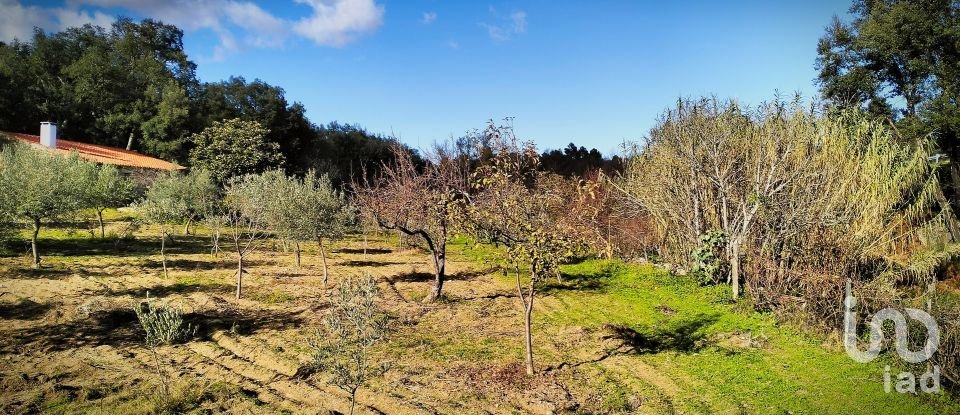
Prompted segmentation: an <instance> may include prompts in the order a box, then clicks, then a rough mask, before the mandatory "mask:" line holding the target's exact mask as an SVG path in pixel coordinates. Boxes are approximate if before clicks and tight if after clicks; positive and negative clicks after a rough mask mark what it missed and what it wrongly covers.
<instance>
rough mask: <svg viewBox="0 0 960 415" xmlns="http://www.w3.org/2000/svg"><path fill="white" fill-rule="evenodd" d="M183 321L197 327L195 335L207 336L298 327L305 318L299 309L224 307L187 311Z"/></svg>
mask: <svg viewBox="0 0 960 415" xmlns="http://www.w3.org/2000/svg"><path fill="white" fill-rule="evenodd" d="M183 319H184V321H186V322H188V323H190V324H192V325H193V326H194V327H196V328H197V337H199V338H209V337H210V336H211V335H212V334H213V333H216V332H218V331H229V332H231V333H235V334H241V335H250V334H256V333H257V332H259V331H261V330H285V329H293V328H299V327H300V326H302V325H303V324H305V323H306V319H304V318H303V317H302V316H301V313H300V312H299V311H279V312H278V311H273V310H238V309H234V308H224V309H217V310H205V311H201V312H195V313H188V314H184V316H183Z"/></svg>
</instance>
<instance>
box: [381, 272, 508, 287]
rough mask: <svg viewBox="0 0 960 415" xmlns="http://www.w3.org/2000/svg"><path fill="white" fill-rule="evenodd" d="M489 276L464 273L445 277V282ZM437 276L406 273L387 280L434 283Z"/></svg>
mask: <svg viewBox="0 0 960 415" xmlns="http://www.w3.org/2000/svg"><path fill="white" fill-rule="evenodd" d="M487 274H489V272H487V271H464V272H457V273H453V274H446V275H444V276H443V280H444V281H469V280H472V279H474V278H477V277H481V276H484V275H487ZM435 277H436V276H435V275H434V274H433V273H432V272H406V273H402V274H397V275H394V276H392V277H389V278H388V279H387V281H388V282H390V283H391V284H395V283H398V282H433V280H434V278H435Z"/></svg>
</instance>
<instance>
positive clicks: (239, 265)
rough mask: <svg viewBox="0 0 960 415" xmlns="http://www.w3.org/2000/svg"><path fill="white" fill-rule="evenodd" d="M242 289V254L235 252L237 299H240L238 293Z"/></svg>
mask: <svg viewBox="0 0 960 415" xmlns="http://www.w3.org/2000/svg"><path fill="white" fill-rule="evenodd" d="M242 289H243V253H242V252H240V251H239V250H238V251H237V299H238V300H239V299H240V291H241V290H242Z"/></svg>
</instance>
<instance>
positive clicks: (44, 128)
mask: <svg viewBox="0 0 960 415" xmlns="http://www.w3.org/2000/svg"><path fill="white" fill-rule="evenodd" d="M40 144H41V145H43V146H44V147H48V148H57V123H55V122H42V123H40Z"/></svg>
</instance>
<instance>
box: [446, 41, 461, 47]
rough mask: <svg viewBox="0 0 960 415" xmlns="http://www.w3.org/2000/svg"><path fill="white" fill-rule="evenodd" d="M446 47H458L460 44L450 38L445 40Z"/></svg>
mask: <svg viewBox="0 0 960 415" xmlns="http://www.w3.org/2000/svg"><path fill="white" fill-rule="evenodd" d="M447 47H449V48H450V49H460V44H459V43H457V42H455V41H452V40H451V41H449V42H447Z"/></svg>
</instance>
